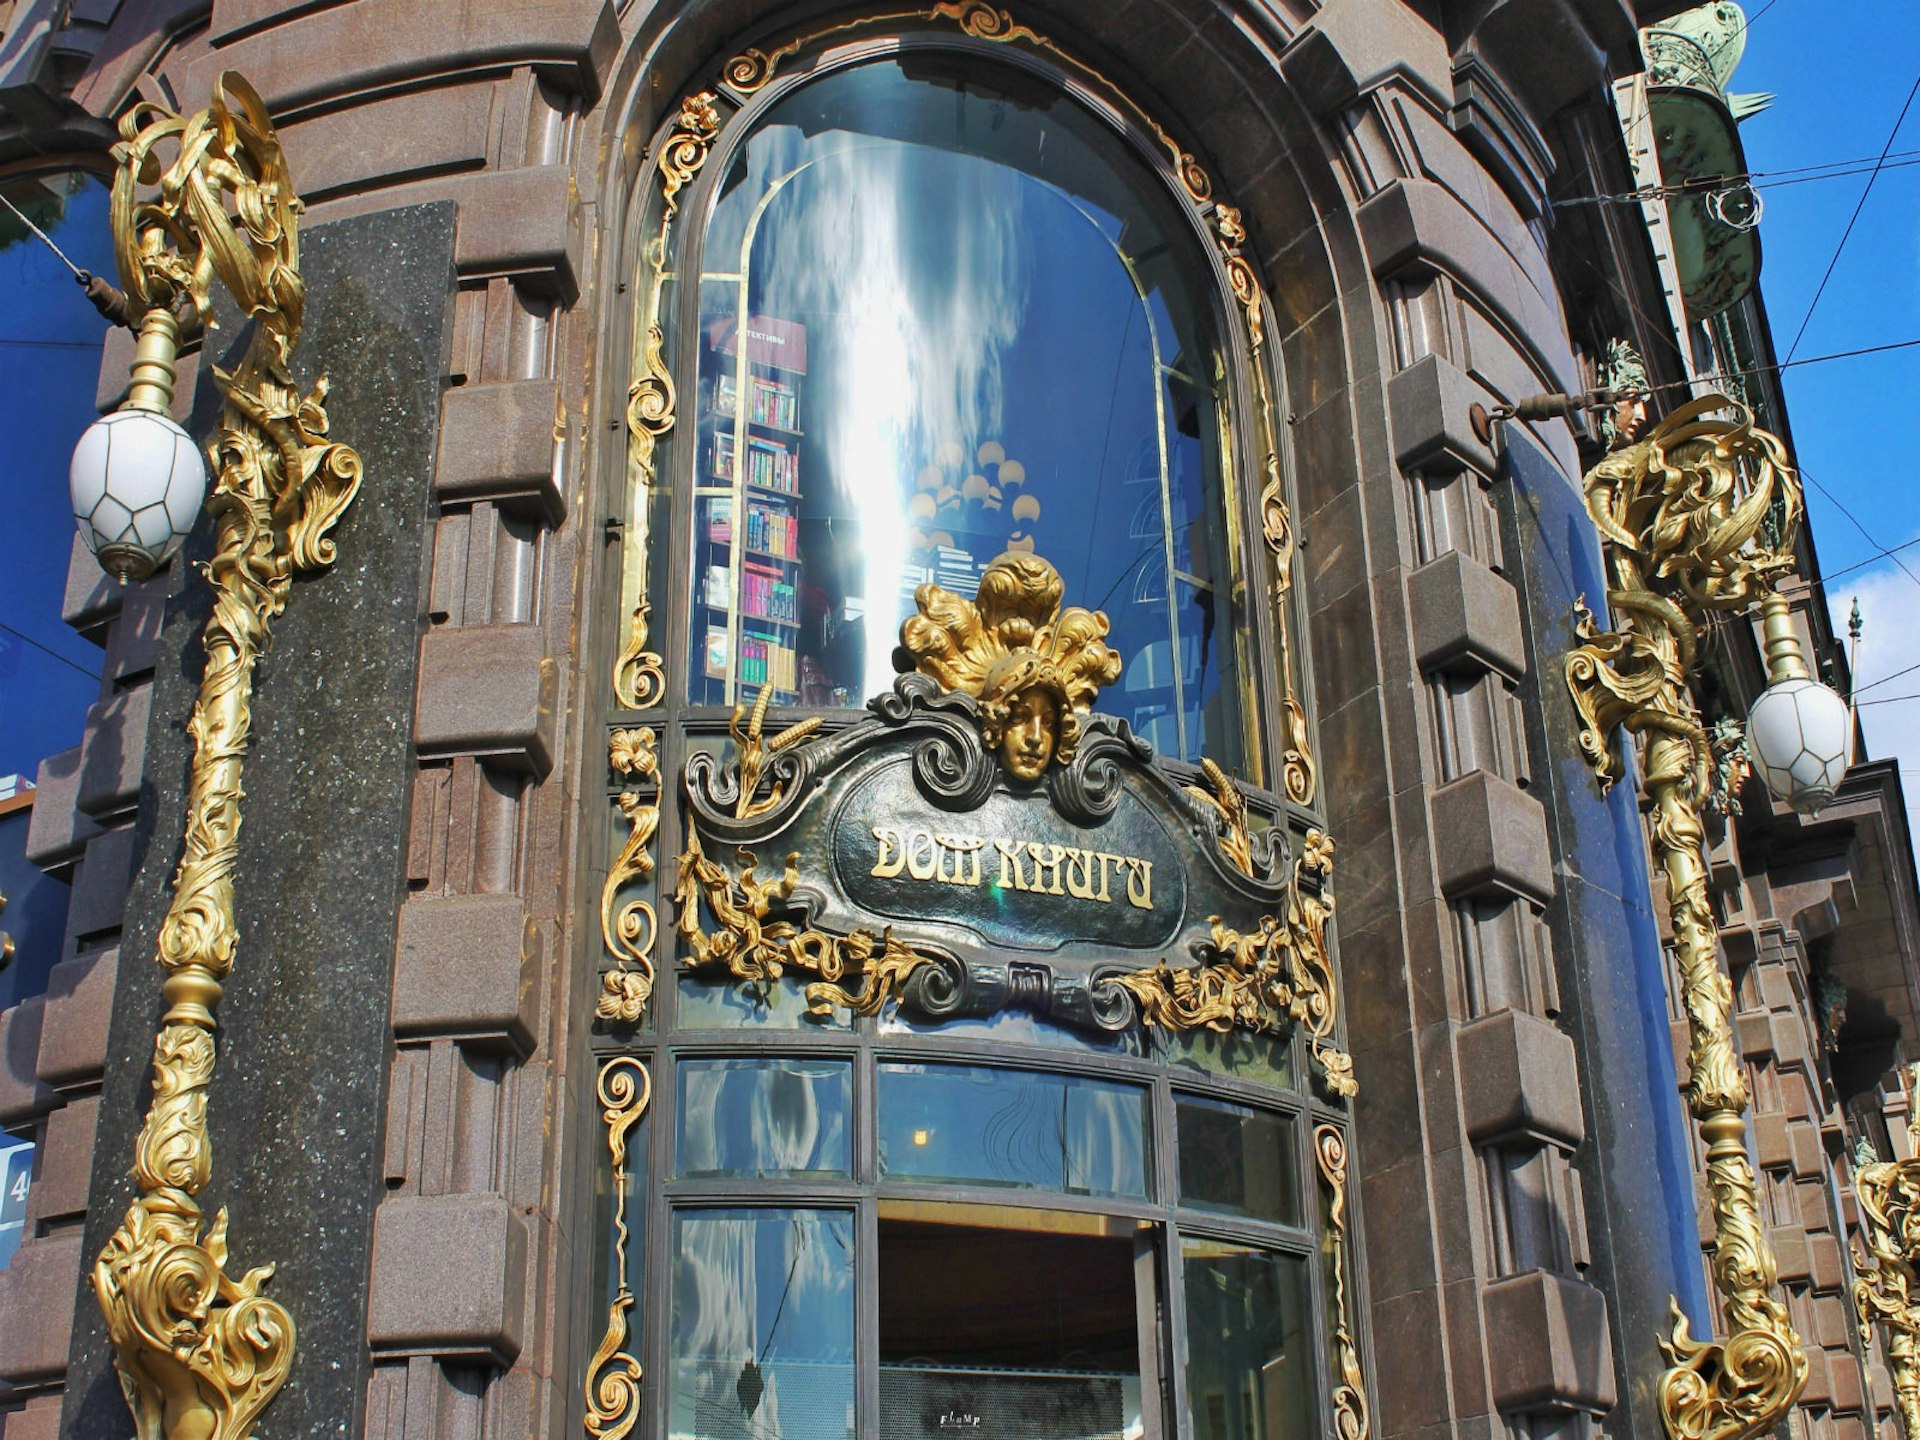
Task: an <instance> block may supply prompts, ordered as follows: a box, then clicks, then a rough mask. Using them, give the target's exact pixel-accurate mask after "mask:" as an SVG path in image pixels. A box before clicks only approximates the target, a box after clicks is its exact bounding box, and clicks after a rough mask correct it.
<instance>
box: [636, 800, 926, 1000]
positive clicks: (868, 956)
mask: <svg viewBox="0 0 1920 1440" xmlns="http://www.w3.org/2000/svg"><path fill="white" fill-rule="evenodd" d="M798 859H799V857H798V856H797V855H790V856H788V857H787V864H786V867H785V869H784V870H783V871H782V872H781V874H780V876H779V877H778V878H776V879H772V880H762V879H760V878H759V877H758V876H757V875H756V874H755V871H756V869H757V868H758V863H759V862H758V861H757V860H756V858H755V856H754V854H753V852H752V851H750V850H742V851H740V852H739V860H740V865H741V869H740V873H739V874H738V875H735V874H732V873H730V872H729V871H728V870H727V868H726V866H724V865H722V864H720V863H719V862H718V861H716V860H711V859H709V858H708V857H707V854H706V851H705V850H704V849H703V848H702V847H701V844H700V836H699V833H698V832H697V831H695V830H693V829H691V828H689V830H688V832H687V848H686V849H685V850H683V851H682V852H681V854H680V877H679V881H678V883H677V884H676V885H675V887H674V892H673V898H674V903H675V904H676V905H677V906H678V907H679V912H680V922H679V929H680V940H681V943H682V945H683V947H684V948H685V953H686V964H687V968H688V969H689V970H691V971H694V972H696V973H697V972H700V971H709V972H713V971H719V972H724V973H725V974H727V975H729V976H731V977H732V978H733V979H734V980H736V981H741V982H744V983H746V984H749V985H756V986H767V985H771V984H772V983H773V982H774V981H776V980H779V979H780V978H781V977H782V976H784V975H786V974H787V973H788V972H789V971H791V972H793V973H794V974H796V975H803V976H812V977H814V978H813V980H812V981H811V983H809V984H808V985H807V987H806V1002H807V1013H808V1014H809V1015H811V1016H813V1017H814V1018H816V1019H824V1018H826V1017H827V1016H829V1015H831V1014H832V1013H833V1011H834V1009H835V1008H836V1007H838V1008H841V1009H845V1010H848V1011H851V1012H852V1013H853V1014H855V1015H878V1014H879V1013H880V1011H881V1010H882V1009H884V1008H885V1007H886V1005H887V1004H888V1003H889V1002H890V1001H895V1000H898V999H899V998H900V994H901V990H902V988H903V987H904V986H905V984H906V982H907V980H908V978H909V977H910V976H912V975H913V974H914V972H915V971H917V970H920V969H921V968H923V967H925V966H928V965H932V964H935V963H937V961H936V957H934V956H932V955H929V954H926V953H925V952H923V951H919V950H915V949H914V948H913V947H912V946H910V945H908V944H906V943H905V942H904V941H901V940H899V939H897V938H895V936H894V933H893V929H892V927H891V926H889V927H888V928H887V929H885V930H883V931H882V932H880V933H879V934H877V935H876V934H874V933H873V932H872V931H871V930H854V931H852V932H851V933H849V934H846V935H834V934H830V933H828V932H826V931H824V930H817V929H814V928H812V927H811V926H807V925H804V924H800V923H798V922H796V921H794V920H792V919H789V918H786V916H785V913H784V912H785V911H786V910H787V907H788V906H789V903H790V902H791V901H792V899H793V892H794V889H795V887H796V886H797V885H798V884H799V883H800V877H799V874H798V871H797V870H796V868H795V867H796V864H797V862H798ZM703 909H704V910H705V911H707V912H709V913H711V914H712V916H713V918H714V923H715V925H716V927H717V928H716V929H714V930H711V931H709V930H708V929H707V928H706V927H705V925H704V924H703V923H702V921H701V912H702V910H703Z"/></svg>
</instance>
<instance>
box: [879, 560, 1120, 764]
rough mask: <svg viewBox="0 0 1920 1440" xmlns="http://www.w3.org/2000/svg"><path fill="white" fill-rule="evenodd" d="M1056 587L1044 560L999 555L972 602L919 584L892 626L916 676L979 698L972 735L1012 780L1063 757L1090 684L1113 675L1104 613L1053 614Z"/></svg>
mask: <svg viewBox="0 0 1920 1440" xmlns="http://www.w3.org/2000/svg"><path fill="white" fill-rule="evenodd" d="M1065 588H1066V587H1065V585H1064V584H1063V582H1062V581H1061V579H1060V572H1059V571H1058V570H1056V569H1054V568H1053V566H1052V565H1050V564H1049V563H1048V562H1047V561H1045V560H1042V559H1041V558H1040V557H1039V556H1037V555H1033V554H1027V553H1021V552H1009V553H1007V554H1005V555H1002V556H1000V557H999V558H998V559H997V560H995V561H994V562H993V563H992V564H991V565H989V566H988V567H987V569H986V571H985V573H984V574H982V575H981V577H980V589H979V593H978V595H977V596H976V597H975V598H974V599H972V600H969V599H967V598H966V597H965V596H963V595H956V594H954V593H953V592H951V591H949V590H944V589H942V588H941V587H940V586H938V585H932V584H927V585H922V586H920V587H919V589H917V590H916V591H914V597H913V598H914V604H915V606H916V607H917V608H918V613H917V614H914V615H910V616H908V617H907V619H906V621H905V622H904V623H903V624H902V625H901V627H900V645H901V649H902V650H904V651H905V652H906V653H907V654H908V655H910V656H912V657H913V662H914V667H915V668H916V669H917V670H918V671H919V672H920V673H921V674H922V675H926V676H929V677H931V678H932V679H933V680H935V681H936V682H938V683H939V685H940V686H941V687H942V688H943V689H946V690H949V691H957V692H960V693H963V694H967V695H971V696H973V697H974V698H975V700H977V701H978V702H979V704H978V716H979V724H980V738H981V740H982V741H983V742H984V743H985V744H986V746H987V748H988V749H989V750H992V751H995V752H996V753H997V754H998V755H999V757H1000V762H1001V764H1002V765H1003V766H1004V767H1005V769H1006V771H1007V773H1008V774H1010V775H1012V776H1013V777H1014V778H1015V779H1017V780H1022V781H1032V780H1036V779H1038V778H1039V777H1040V776H1041V775H1042V774H1044V773H1045V772H1046V769H1047V766H1048V765H1050V764H1055V765H1066V764H1068V763H1069V762H1071V761H1072V759H1073V757H1074V754H1075V752H1076V750H1077V749H1078V747H1079V743H1080V733H1081V730H1082V729H1083V728H1084V726H1085V723H1086V718H1087V716H1088V714H1089V713H1090V712H1091V711H1092V708H1093V702H1094V700H1095V699H1096V698H1097V697H1098V696H1099V694H1100V688H1101V687H1102V686H1103V685H1111V684H1113V682H1114V681H1116V680H1118V679H1119V678H1120V656H1119V653H1118V652H1117V651H1115V650H1114V649H1113V648H1112V647H1111V646H1109V645H1108V644H1107V643H1106V636H1107V630H1108V622H1107V617H1106V615H1105V614H1104V613H1102V612H1101V611H1098V610H1084V609H1081V608H1080V607H1079V606H1077V605H1073V606H1068V607H1067V608H1066V609H1064V610H1063V609H1062V608H1061V603H1060V602H1061V600H1062V598H1063V596H1064V594H1065Z"/></svg>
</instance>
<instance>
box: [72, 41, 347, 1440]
mask: <svg viewBox="0 0 1920 1440" xmlns="http://www.w3.org/2000/svg"><path fill="white" fill-rule="evenodd" d="M120 134H121V137H122V139H121V142H120V144H118V145H117V146H116V147H115V151H114V153H115V158H116V160H117V161H118V167H119V168H118V171H117V174H116V176H115V179H114V184H113V192H112V214H113V229H114V240H115V246H116V250H117V254H118V259H119V263H120V270H121V275H122V278H123V280H124V281H125V283H126V286H127V294H128V305H129V309H130V310H131V311H132V312H133V318H134V319H135V322H136V323H137V324H139V325H141V326H142V327H143V328H144V327H146V326H147V325H149V323H155V324H157V325H159V326H160V327H161V328H165V329H168V330H171V329H172V326H173V318H172V317H173V312H175V311H176V310H177V309H178V308H179V307H180V306H181V305H182V304H183V303H189V304H191V306H192V307H193V309H194V310H195V311H197V312H198V314H199V315H200V317H201V319H202V320H203V322H205V323H207V324H211V323H212V318H213V317H212V288H213V282H214V281H215V280H218V281H219V282H220V284H221V286H222V287H224V288H225V289H226V290H227V291H228V292H230V293H231V294H232V296H233V298H234V299H235V301H237V302H238V304H239V306H240V308H241V310H242V311H243V312H244V313H245V314H246V315H247V317H248V318H249V319H250V320H251V321H252V323H253V334H252V339H251V341H250V343H249V345H248V348H247V351H246V354H245V356H244V358H243V359H242V360H241V362H240V364H239V366H238V367H237V368H236V369H235V370H234V371H233V372H231V373H228V372H226V371H223V370H218V369H216V370H215V371H214V379H215V381H216V383H217V384H218V385H219V387H220V389H221V391H222V392H223V394H224V395H225V398H226V411H225V414H224V416H223V418H222V421H221V427H220V431H219V434H218V435H217V437H216V438H215V440H214V442H213V444H212V446H211V456H212V460H213V466H214V471H215V476H214V483H213V489H212V493H211V495H210V496H209V497H208V501H207V508H208V509H209V511H210V512H211V513H212V515H213V519H214V531H215V534H214V548H213V556H212V558H211V559H210V560H209V561H207V562H206V564H205V565H204V566H203V567H202V568H203V570H204V573H205V575H206V578H207V580H208V582H209V583H210V584H211V585H212V586H213V590H214V605H213V613H212V615H211V617H210V618H209V619H208V621H207V624H206V628H205V630H204V632H203V644H204V648H205V653H206V667H205V670H204V672H203V674H202V676H201V680H200V688H199V695H198V698H197V699H196V701H195V704H194V708H193V715H192V718H191V719H190V720H189V721H188V725H187V730H188V734H189V735H190V736H191V738H192V740H193V747H194V749H193V760H192V769H191V773H190V776H189V779H188V789H187V822H186V832H185V840H184V844H183V848H182V854H181V858H180V865H179V868H178V870H177V871H176V872H175V874H174V877H173V887H172V896H171V899H170V901H169V904H168V907H167V913H166V916H165V919H164V920H163V921H162V923H161V928H160V937H159V946H158V949H159V955H158V959H159V962H160V964H161V966H162V967H163V968H164V969H165V971H166V972H167V978H166V981H165V983H164V985H163V986H162V993H163V994H164V996H165V998H166V1001H167V1006H168V1008H167V1011H166V1014H165V1015H164V1017H163V1018H162V1020H161V1024H160V1030H159V1034H158V1036H157V1038H156V1040H155V1042H154V1052H153V1098H152V1103H151V1105H150V1106H149V1108H148V1111H147V1115H146V1120H145V1123H144V1124H143V1126H142V1128H141V1131H140V1136H139V1140H138V1141H137V1143H136V1146H135V1153H134V1165H133V1179H134V1183H135V1189H136V1194H135V1197H134V1200H133V1202H132V1204H131V1205H130V1206H129V1207H128V1209H127V1213H126V1218H125V1219H124V1220H123V1221H122V1222H121V1224H120V1227H119V1229H118V1230H117V1231H116V1232H115V1233H114V1235H113V1236H112V1238H111V1239H109V1240H108V1242H107V1244H106V1246H105V1248H104V1249H103V1250H102V1251H101V1253H100V1256H99V1258H98V1260H97V1261H96V1262H95V1264H94V1267H93V1287H94V1293H95V1294H96V1296H97V1297H98V1299H99V1301H100V1308H101V1310H102V1312H103V1313H104V1314H105V1316H106V1322H107V1333H108V1336H109V1338H110V1339H111V1341H112V1344H113V1349H114V1363H115V1366H116V1368H117V1369H118V1371H119V1375H120V1384H121V1388H122V1390H123V1391H124V1392H125V1395H126V1399H127V1404H128V1407H129V1408H130V1409H131V1410H132V1411H133V1422H134V1431H135V1433H136V1434H137V1435H138V1436H139V1437H140V1440H163V1437H164V1440H244V1437H246V1436H248V1435H250V1434H251V1433H252V1429H253V1426H254V1423H255V1421H256V1420H257V1419H258V1418H259V1415H260V1413H261V1411H262V1410H263V1409H265V1407H266V1406H267V1405H268V1404H269V1403H270V1402H271V1401H272V1399H273V1397H274V1396H275V1394H277V1393H278V1391H279V1389H280V1387H281V1385H282V1384H283V1383H284V1382H285V1380H286V1378H287V1375H288V1372H289V1371H290V1370H291V1368H292V1365H293V1357H294V1323H293V1319H292V1317H291V1316H290V1315H289V1314H288V1313H287V1311H286V1310H285V1309H284V1308H283V1307H282V1306H280V1305H279V1304H277V1303H275V1302H274V1301H272V1300H269V1299H268V1298H266V1297H265V1296H264V1295H263V1294H261V1287H262V1286H263V1285H264V1284H265V1283H266V1281H267V1279H268V1277H269V1276H271V1275H272V1273H273V1267H272V1266H271V1265H261V1266H257V1267H255V1268H254V1269H251V1270H249V1271H247V1272H246V1274H245V1275H243V1276H241V1277H240V1278H239V1279H237V1280H236V1279H234V1278H232V1277H231V1276H230V1275H229V1274H228V1271H227V1260H228V1251H227V1229H228V1219H227V1212H226V1211H225V1210H222V1211H220V1212H219V1214H217V1215H216V1216H215V1217H214V1220H213V1223H212V1224H211V1225H210V1226H209V1227H208V1228H207V1229H206V1231H205V1233H204V1234H203V1233H202V1231H201V1223H202V1218H203V1217H202V1214H201V1210H200V1206H199V1202H198V1200H197V1199H196V1198H195V1197H196V1196H197V1195H198V1194H199V1193H200V1191H201V1190H202V1189H203V1188H205V1186H206V1185H207V1183H208V1181H209V1179H210V1178H211V1175H212V1170H213V1152H212V1142H211V1139H210V1137H209V1135H208V1130H207V1101H208V1093H207V1092H208V1087H209V1084H210V1082H211V1080H212V1076H213V1069H214V1059H215V1038H214V1037H215V1018H214V1017H215V1010H216V1007H217V1005H218V1004H219V1001H220V996H221V991H222V989H223V987H224V985H225V983H226V981H227V979H228V977H229V976H230V975H231V973H232V970H233V965H234V959H235V955H236V952H237V950H238V948H239V931H238V929H237V927H236V924H235V919H234V867H235V863H236V859H237V856H238V853H239V838H240V820H241V799H242V794H243V792H242V788H241V769H242V763H243V761H244V759H245V756H246V750H247V739H248V734H249V731H250V730H251V728H252V707H253V672H254V667H255V665H256V663H257V662H258V660H259V658H260V656H261V655H262V654H263V653H264V652H265V651H266V649H267V646H268V644H269V643H270V641H271V638H272V622H273V620H274V618H275V617H276V616H278V615H279V614H280V613H281V611H282V610H284V609H285V607H286V604H287V599H288V594H289V591H290V590H291V588H292V583H293V577H294V576H295V575H296V574H300V573H303V572H309V571H315V570H320V569H323V568H325V567H326V566H327V565H328V564H330V563H331V562H332V560H333V558H334V541H333V539H332V538H331V534H330V532H331V530H332V528H333V526H334V525H335V524H336V523H337V522H338V521H339V519H340V518H341V516H342V514H343V513H344V512H345V511H346V509H347V507H348V506H349V505H350V504H351V503H352V501H353V498H354V496H355V494H356V493H357V492H358V490H359V487H360V476H361V467H360V457H359V456H358V455H356V454H355V453H354V452H353V450H351V449H350V448H349V447H347V446H346V445H343V444H340V443H338V442H336V441H333V440H330V439H328V437H327V414H326V409H325V400H326V383H325V381H324V380H323V381H319V382H317V383H316V384H315V385H314V386H313V388H312V389H311V390H309V391H307V392H305V393H302V391H301V390H300V387H299V386H298V385H297V384H296V382H295V381H294V379H293V375H292V372H291V370H290V361H291V357H292V354H293V350H294V346H295V344H296V342H297V341H298V339H299V334H300V326H301V316H302V311H303V309H304V302H305V287H304V284H303V282H302V280H301V276H300V261H299V245H298V239H297V235H298V229H297V222H298V216H299V213H300V208H301V206H300V201H299V198H298V196H296V195H295V193H294V190H293V185H292V182H291V180H290V179H289V177H288V175H287V169H286V159H285V156H284V155H283V153H282V151H281V149H280V144H279V140H278V137H277V136H276V135H275V133H274V129H273V125H272V122H271V121H270V120H269V119H268V117H267V113H266V107H265V106H264V105H263V104H262V103H261V101H260V97H259V96H258V95H256V94H255V93H254V91H253V89H252V88H251V87H250V86H249V85H248V84H247V83H246V82H245V81H244V80H242V79H241V78H240V77H239V76H237V75H235V74H233V73H231V72H227V73H224V74H222V75H221V76H220V77H219V78H218V79H217V80H216V81H215V82H214V92H213V98H212V101H211V103H210V104H209V105H208V106H207V108H206V109H205V110H202V111H200V112H198V113H197V114H194V115H191V116H187V117H182V116H180V115H176V114H174V113H173V112H171V111H169V110H167V109H165V108H164V107H162V106H160V105H158V104H156V103H154V102H152V101H142V102H141V103H139V104H137V105H135V106H134V107H133V108H132V109H131V110H129V111H128V112H127V114H126V115H125V116H123V117H122V119H121V122H120ZM168 145H171V146H173V147H174V148H173V158H172V159H171V161H169V160H166V159H165V158H163V156H162V153H161V152H162V149H163V147H166V146H168ZM143 192H144V198H143Z"/></svg>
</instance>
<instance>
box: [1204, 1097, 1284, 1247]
mask: <svg viewBox="0 0 1920 1440" xmlns="http://www.w3.org/2000/svg"><path fill="white" fill-rule="evenodd" d="M1174 1114H1175V1120H1174V1132H1175V1133H1176V1134H1177V1135H1178V1136H1179V1138H1180V1145H1179V1150H1180V1203H1181V1204H1182V1205H1186V1206H1190V1207H1192V1208H1194V1209H1199V1210H1217V1211H1221V1212H1223V1213H1226V1214H1231V1215H1251V1216H1252V1217H1253V1218H1254V1219H1256V1220H1271V1221H1275V1222H1276V1223H1278V1224H1281V1225H1298V1224H1299V1223H1300V1204H1299V1199H1298V1197H1297V1195H1296V1193H1295V1192H1296V1191H1297V1189H1298V1187H1299V1166H1298V1163H1297V1162H1296V1160H1295V1158H1294V1140H1293V1122H1292V1121H1291V1120H1290V1119H1288V1118H1287V1117H1286V1116H1284V1115H1279V1114H1275V1113H1274V1112H1273V1111H1271V1110H1253V1109H1249V1108H1247V1107H1246V1106H1243V1105H1228V1104H1226V1103H1224V1102H1222V1101H1218V1100H1199V1099H1192V1098H1188V1097H1184V1096H1183V1097H1181V1098H1180V1099H1178V1100H1176V1101H1175V1104H1174Z"/></svg>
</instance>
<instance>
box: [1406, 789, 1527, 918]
mask: <svg viewBox="0 0 1920 1440" xmlns="http://www.w3.org/2000/svg"><path fill="white" fill-rule="evenodd" d="M1431 808H1432V812H1433V834H1434V853H1435V858H1436V860H1437V861H1438V863H1439V873H1440V888H1441V890H1442V891H1443V892H1444V893H1445V894H1446V895H1447V897H1448V898H1449V899H1459V898H1461V897H1462V896H1467V895H1489V894H1502V893H1509V894H1515V895H1524V896H1528V897H1530V898H1532V899H1535V900H1545V899H1546V898H1547V897H1548V896H1550V895H1551V894H1552V893H1553V868H1552V852H1551V851H1550V850H1549V849H1548V846H1547V824H1546V815H1545V812H1544V811H1543V810H1542V808H1541V805H1540V802H1539V801H1538V800H1536V799H1534V798H1533V797H1532V796H1531V795H1529V794H1527V793H1526V791H1524V790H1522V789H1520V788H1519V787H1518V786H1516V785H1514V784H1512V783H1511V782H1510V781H1506V780H1502V779H1501V778H1500V777H1499V776H1498V775H1494V774H1492V773H1491V772H1489V771H1486V770H1475V771H1472V772H1471V773H1469V774H1466V775H1463V776H1461V777H1460V778H1459V779H1458V780H1455V781H1454V782H1453V783H1451V784H1449V785H1443V786H1442V787H1441V788H1440V789H1438V790H1436V791H1434V792H1433V796H1432V799H1431Z"/></svg>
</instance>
